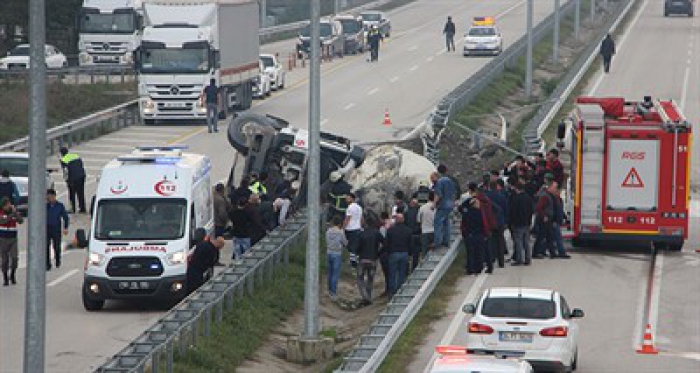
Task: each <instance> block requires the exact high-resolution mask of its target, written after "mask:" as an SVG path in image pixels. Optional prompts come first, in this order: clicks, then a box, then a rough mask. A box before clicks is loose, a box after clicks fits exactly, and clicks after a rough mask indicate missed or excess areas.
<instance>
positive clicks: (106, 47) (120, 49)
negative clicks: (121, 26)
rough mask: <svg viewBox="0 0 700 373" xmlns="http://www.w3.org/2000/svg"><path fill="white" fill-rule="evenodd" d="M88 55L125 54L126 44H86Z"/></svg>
mask: <svg viewBox="0 0 700 373" xmlns="http://www.w3.org/2000/svg"><path fill="white" fill-rule="evenodd" d="M86 49H87V51H88V53H125V52H126V49H127V45H126V43H122V42H92V43H87V45H86Z"/></svg>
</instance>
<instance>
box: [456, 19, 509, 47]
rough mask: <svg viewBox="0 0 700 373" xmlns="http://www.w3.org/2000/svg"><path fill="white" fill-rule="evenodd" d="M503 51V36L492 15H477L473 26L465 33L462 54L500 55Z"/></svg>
mask: <svg viewBox="0 0 700 373" xmlns="http://www.w3.org/2000/svg"><path fill="white" fill-rule="evenodd" d="M502 51H503V37H501V32H500V31H498V28H496V25H495V23H494V20H493V18H492V17H475V18H474V22H473V23H472V26H471V27H470V28H469V30H468V31H467V33H466V34H465V35H464V49H463V51H462V54H463V55H464V56H465V57H466V56H471V55H483V54H490V55H498V54H500V53H501V52H502Z"/></svg>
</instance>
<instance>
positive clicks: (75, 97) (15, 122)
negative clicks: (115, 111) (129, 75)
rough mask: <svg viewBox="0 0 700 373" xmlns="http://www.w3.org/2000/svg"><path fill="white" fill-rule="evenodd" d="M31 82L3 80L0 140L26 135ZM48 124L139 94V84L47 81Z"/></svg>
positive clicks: (90, 111)
mask: <svg viewBox="0 0 700 373" xmlns="http://www.w3.org/2000/svg"><path fill="white" fill-rule="evenodd" d="M28 97H29V86H28V85H27V84H23V83H7V82H6V83H2V84H0V102H2V103H3V104H2V110H0V143H5V142H8V141H12V140H15V139H18V138H22V137H24V136H27V134H28V133H29V130H28V128H29V127H28V123H29V122H28V120H29V119H28V118H29V98H28ZM46 98H47V104H48V106H47V116H48V123H47V125H48V126H49V127H53V126H57V125H59V124H62V123H65V122H67V121H70V120H73V119H77V118H80V117H83V116H85V115H88V114H90V113H93V112H95V111H98V110H103V109H106V108H109V107H112V106H115V105H119V104H121V103H123V102H126V101H128V100H132V99H134V98H136V84H134V83H132V84H80V85H72V84H63V83H57V82H51V83H49V84H48V85H47V90H46Z"/></svg>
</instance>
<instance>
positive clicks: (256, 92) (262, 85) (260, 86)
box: [253, 62, 272, 99]
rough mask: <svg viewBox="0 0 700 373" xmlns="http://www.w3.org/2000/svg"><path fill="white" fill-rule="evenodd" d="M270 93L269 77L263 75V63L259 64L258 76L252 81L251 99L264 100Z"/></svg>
mask: <svg viewBox="0 0 700 373" xmlns="http://www.w3.org/2000/svg"><path fill="white" fill-rule="evenodd" d="M271 93H272V83H271V80H270V76H269V75H267V74H266V73H265V69H264V67H263V63H262V62H260V74H258V76H257V77H256V78H255V79H254V80H253V97H255V98H261V99H262V98H265V97H267V96H269V95H270V94H271Z"/></svg>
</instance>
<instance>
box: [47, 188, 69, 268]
mask: <svg viewBox="0 0 700 373" xmlns="http://www.w3.org/2000/svg"><path fill="white" fill-rule="evenodd" d="M61 223H63V224H61ZM69 224H70V219H69V218H68V212H67V211H66V207H65V206H63V203H61V202H58V201H57V200H56V191H55V190H53V189H49V190H48V191H47V192H46V270H47V271H50V270H51V246H52V245H53V253H54V259H55V260H56V268H59V267H60V266H61V235H63V236H65V235H67V234H68V226H69Z"/></svg>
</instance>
